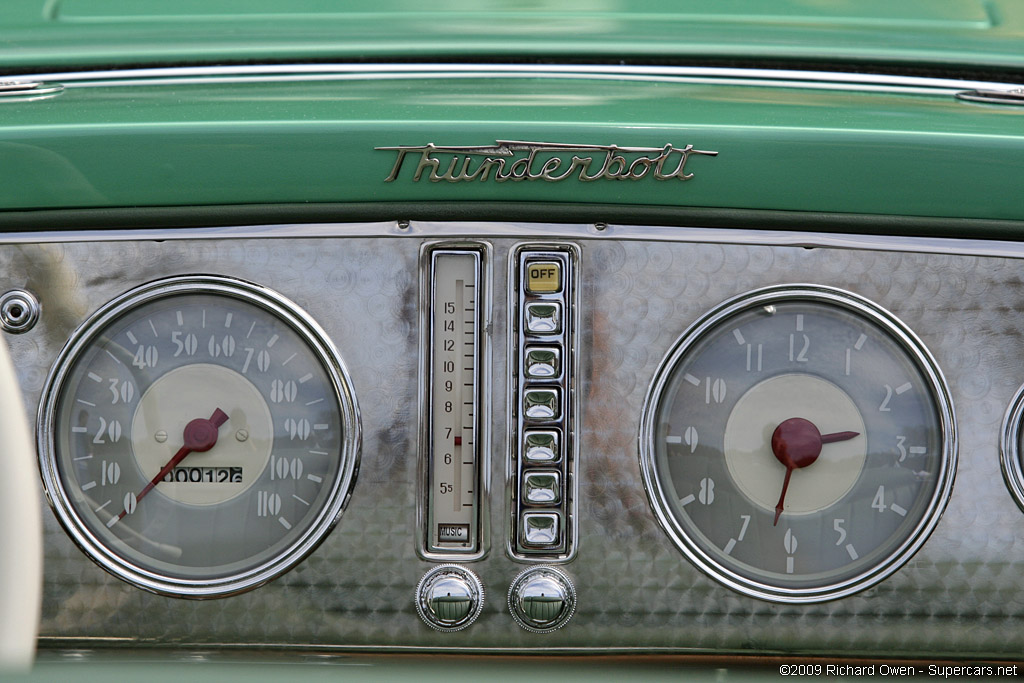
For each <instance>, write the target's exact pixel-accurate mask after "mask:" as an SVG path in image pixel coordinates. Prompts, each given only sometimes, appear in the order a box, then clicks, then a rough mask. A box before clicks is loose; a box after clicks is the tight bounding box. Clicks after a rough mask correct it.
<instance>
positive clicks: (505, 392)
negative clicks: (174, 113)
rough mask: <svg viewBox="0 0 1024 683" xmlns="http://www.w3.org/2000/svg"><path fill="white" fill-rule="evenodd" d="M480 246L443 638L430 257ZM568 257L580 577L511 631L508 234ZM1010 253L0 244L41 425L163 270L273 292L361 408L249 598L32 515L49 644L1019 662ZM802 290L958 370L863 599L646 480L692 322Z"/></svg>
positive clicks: (498, 244) (606, 242)
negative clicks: (34, 317)
mask: <svg viewBox="0 0 1024 683" xmlns="http://www.w3.org/2000/svg"><path fill="white" fill-rule="evenodd" d="M468 238H472V239H474V240H476V241H478V242H482V243H486V244H487V245H488V246H489V248H490V254H491V258H492V259H493V266H494V267H493V284H492V287H491V292H492V297H491V302H490V304H491V306H492V312H491V330H490V342H491V348H492V353H491V356H490V358H491V360H490V363H491V366H490V370H489V372H490V378H491V396H490V402H491V413H490V416H489V421H490V433H491V435H492V436H491V442H490V451H489V453H486V454H484V458H485V459H486V460H488V461H489V469H488V468H485V471H487V472H489V481H488V482H486V483H487V486H486V487H485V492H484V495H485V496H486V499H485V501H484V505H483V509H484V510H486V511H487V518H486V519H484V520H483V525H484V526H485V527H489V533H485V534H484V538H485V539H488V540H487V543H486V545H487V547H485V548H484V551H485V556H484V557H483V559H481V560H479V561H472V562H466V563H465V565H466V566H467V567H469V568H471V569H472V571H473V572H475V573H476V574H477V575H478V576H479V577H480V579H481V581H482V583H483V585H484V587H485V590H486V595H487V597H486V602H485V604H484V608H483V612H482V614H481V616H480V617H479V619H478V620H477V621H476V622H475V623H473V624H472V625H471V626H470V627H468V628H466V629H465V630H462V631H459V632H457V633H438V632H435V631H433V630H432V629H430V628H428V627H427V626H426V625H425V624H424V623H423V622H422V621H421V620H420V618H419V617H418V616H417V613H416V607H415V601H414V595H413V592H414V589H415V587H416V585H417V583H418V582H419V581H420V578H421V577H422V576H423V575H424V573H425V572H427V571H428V570H429V569H431V568H432V567H433V566H435V564H436V563H434V562H431V561H427V560H425V559H422V558H421V556H420V554H418V552H417V547H418V545H417V544H418V543H419V541H418V539H419V538H420V531H419V523H418V506H419V505H420V504H421V488H422V485H423V484H422V479H421V476H420V455H419V453H418V444H419V433H418V426H417V425H418V416H419V411H420V410H421V405H422V404H421V400H420V388H419V387H420V384H419V381H420V380H419V359H420V357H421V353H422V351H421V348H420V343H421V335H420V330H419V324H420V322H419V321H420V320H421V317H420V310H419V302H420V292H419V287H420V283H421V278H420V271H419V263H420V251H421V247H422V245H423V244H424V243H425V242H433V241H438V240H442V241H443V240H445V239H458V240H466V239H468ZM524 243H528V244H530V245H550V246H552V247H555V246H558V245H563V246H564V245H572V247H573V248H574V249H578V253H579V262H578V297H579V303H578V311H577V314H578V318H577V325H578V346H579V348H578V349H577V352H578V357H579V363H578V365H577V367H576V377H575V381H576V386H577V392H578V394H577V397H576V398H577V400H578V406H579V413H578V415H577V416H576V421H577V425H578V435H579V444H578V453H579V454H578V461H577V463H576V472H577V480H576V482H575V485H576V487H577V500H576V510H577V512H576V516H577V518H576V522H577V525H578V537H577V549H576V555H575V557H573V558H572V559H571V560H570V561H568V562H564V563H560V564H559V567H560V569H561V570H562V571H564V572H565V573H566V574H567V575H568V576H570V577H571V578H572V580H573V582H574V583H575V586H576V588H577V599H576V612H575V615H574V616H573V617H572V619H571V620H570V621H569V622H568V623H567V624H566V625H565V626H564V627H563V628H561V629H559V630H557V631H554V632H551V633H546V634H536V633H530V632H527V631H524V630H523V629H521V628H520V627H519V626H518V625H517V624H516V622H515V621H514V620H513V618H512V616H511V615H510V614H509V610H508V607H507V604H506V600H505V595H506V593H507V591H508V588H509V585H510V584H511V583H512V581H513V580H514V579H515V577H516V575H517V574H518V573H519V572H520V571H521V570H522V569H523V568H524V567H525V566H527V565H526V564H524V563H523V562H522V561H518V560H514V559H512V558H511V557H510V556H509V554H508V552H507V545H508V535H509V524H508V518H509V510H510V505H511V503H510V491H511V490H512V488H513V487H514V484H513V482H512V477H513V476H514V468H512V467H511V466H510V461H509V452H510V444H509V434H510V428H509V424H508V421H509V410H508V405H507V404H508V401H509V398H508V397H509V394H510V388H509V386H508V381H509V380H508V377H509V374H510V371H509V366H510V362H509V353H510V349H509V345H510V342H509V339H510V330H509V318H508V311H509V301H510V296H511V295H510V293H509V272H510V269H509V267H508V263H509V258H510V255H511V254H513V253H514V252H515V250H516V249H517V248H518V247H519V246H520V245H522V244H524ZM1022 257H1024V249H1021V248H1020V247H1019V245H1015V244H1012V243H994V242H987V243H986V242H966V241H954V240H949V241H940V240H924V239H921V240H914V239H910V238H871V237H857V236H842V235H829V236H824V235H819V236H815V235H807V234H797V233H784V232H780V233H772V232H761V233H759V232H754V231H724V230H722V231H716V230H701V229H687V228H645V227H639V226H637V227H629V226H623V227H620V226H611V227H608V226H593V225H578V226H573V225H542V224H513V223H509V224H482V223H480V224H469V223H465V224H443V223H413V224H411V225H409V224H405V223H402V224H398V223H374V224H359V225H333V226H330V225H326V226H325V225H319V226H303V225H294V226H266V227H254V228H234V229H232V228H224V229H211V230H181V231H153V232H148V233H147V232H145V231H142V232H139V231H136V232H133V233H130V232H123V233H117V232H111V233H102V232H94V233H75V234H70V233H38V234H29V233H25V234H20V235H8V236H7V237H6V238H5V239H4V240H3V243H2V244H0V273H2V276H0V291H7V290H10V289H13V288H24V289H26V290H29V291H31V292H32V293H33V294H35V295H36V297H38V299H39V301H40V302H41V306H42V316H41V319H40V322H39V324H38V325H37V326H36V327H35V328H34V329H33V330H31V331H29V332H27V333H25V334H21V335H17V336H15V335H8V337H7V340H8V343H9V344H10V347H11V351H12V355H13V358H14V362H15V365H16V367H17V369H18V373H19V380H20V383H21V387H22V391H23V394H24V400H25V410H26V414H27V415H29V416H34V415H35V414H36V411H37V408H38V402H39V397H40V392H41V390H42V388H43V384H44V381H45V378H46V375H47V373H48V372H49V370H50V367H51V365H52V363H53V361H54V359H55V358H56V356H57V354H58V352H59V351H60V349H61V347H62V346H63V345H64V344H65V342H66V341H67V339H68V337H69V336H70V334H71V332H72V331H73V330H74V329H75V328H76V327H77V326H78V325H80V324H81V323H82V321H83V320H85V319H86V318H87V317H88V316H89V315H90V314H91V313H92V312H93V311H95V310H96V309H97V308H98V307H100V306H101V305H103V304H104V303H105V302H107V301H109V300H110V299H113V298H114V297H116V296H118V295H120V294H122V293H123V292H124V291H126V290H128V289H130V288H132V287H135V286H137V285H139V284H142V283H145V282H148V281H151V280H154V279H157V278H161V277H168V276H173V275H185V274H203V275H223V276H229V277H235V278H240V279H244V280H249V281H252V282H256V283H259V284H261V285H263V286H266V287H269V288H272V289H274V290H276V291H278V292H281V293H282V294H283V295H285V296H287V297H288V298H290V299H291V300H292V301H294V302H296V303H297V304H298V305H299V306H301V307H302V308H303V309H304V310H305V311H306V313H308V314H309V315H310V316H311V317H312V318H313V319H315V320H316V321H317V322H318V323H319V324H320V325H321V326H322V327H323V328H324V330H325V331H326V333H327V335H328V336H329V337H330V338H331V340H332V341H333V343H334V345H335V346H336V347H337V349H338V351H339V352H340V354H341V356H342V357H343V358H344V361H345V363H346V365H347V367H348V369H349V371H350V375H351V380H352V384H353V387H354V391H355V393H356V395H357V397H358V402H359V407H360V413H361V415H360V419H361V424H362V448H361V456H360V466H359V473H358V477H357V479H356V482H355V485H354V488H353V490H352V496H351V499H350V502H349V504H348V507H347V509H346V511H345V512H344V514H343V515H342V517H341V519H340V521H339V522H338V523H337V525H336V526H335V528H334V530H333V531H332V532H331V533H330V534H329V535H328V536H327V538H326V539H325V540H324V542H323V543H322V544H321V545H320V547H319V548H317V549H316V550H315V551H314V552H313V553H312V554H310V555H309V556H308V557H307V558H306V559H305V560H304V561H303V562H301V563H300V564H299V565H297V566H296V567H295V568H294V569H293V570H292V571H290V572H289V573H287V574H285V575H283V576H281V577H280V578H278V579H276V580H274V581H272V582H270V583H269V584H267V585H264V586H263V587H261V588H258V589H256V590H253V591H251V592H249V593H245V594H242V595H238V596H234V597H229V598H222V599H217V600H208V601H190V600H182V599H175V598H169V597H163V596H159V595H154V594H151V593H147V592H145V591H142V590H139V589H137V588H135V587H132V586H129V585H126V584H124V583H122V582H120V581H118V580H117V579H115V578H113V577H111V576H109V575H107V574H106V573H105V572H104V571H103V570H101V569H100V568H99V567H97V566H96V565H94V564H93V563H92V562H90V561H89V560H88V559H87V557H86V556H85V555H83V553H82V552H81V551H80V550H79V549H78V548H77V547H76V546H75V545H74V544H73V542H72V541H71V540H70V539H69V538H68V536H67V535H66V534H65V532H64V530H63V529H62V528H61V527H60V525H59V524H58V523H57V521H56V519H55V517H54V516H53V514H52V512H51V511H50V510H49V509H47V510H45V511H44V520H45V530H46V538H45V578H44V598H43V617H42V624H41V630H40V635H41V639H42V640H41V643H42V645H43V646H44V647H45V646H46V645H47V644H50V645H53V646H76V647H77V646H90V645H104V644H109V645H118V644H121V643H130V644H147V645H161V646H177V645H188V646H197V647H205V646H211V647H212V646H239V647H252V646H257V647H267V646H272V647H285V648H292V647H294V648H312V649H348V648H351V649H361V650H376V649H385V650H407V649H414V650H427V651H434V650H442V651H481V652H484V651H485V652H519V651H522V652H551V651H571V652H581V653H582V652H590V651H596V650H601V651H604V652H607V651H620V652H633V651H643V652H674V653H689V652H693V653H710V654H718V655H726V654H739V653H745V654H801V655H816V654H821V655H836V654H844V655H848V656H859V655H864V656H868V655H870V656H876V657H877V656H891V657H900V656H907V657H924V656H927V657H953V658H956V657H992V658H1016V657H1019V656H1020V652H1021V651H1022V650H1024V629H1022V628H1021V625H1022V620H1024V580H1022V579H1024V531H1022V528H1024V527H1022V525H1021V523H1020V522H1021V514H1022V513H1021V510H1020V509H1019V508H1018V507H1017V505H1016V503H1015V501H1014V498H1013V497H1012V496H1011V494H1010V492H1009V491H1008V490H1007V486H1006V484H1005V483H1004V481H1003V477H1002V475H1001V473H1000V457H999V439H1000V434H1001V431H1002V422H1003V417H1004V414H1005V413H1006V411H1007V408H1008V406H1009V405H1010V402H1011V399H1012V397H1013V396H1014V394H1015V392H1016V391H1017V389H1018V388H1019V387H1020V386H1021V384H1024V365H1022V364H1021V362H1020V361H1021V355H1022V353H1024V344H1022V340H1024V322H1022V319H1021V317H1020V313H1021V311H1022V310H1024V278H1022V277H1021V263H1022V262H1021V260H1020V259H1021V258H1022ZM792 283H814V284H818V285H824V286H829V287H835V288H839V289H844V290H848V291H851V292H855V293H857V294H859V295H861V296H863V297H866V298H868V299H871V300H872V301H874V302H876V303H878V304H879V305H881V306H883V307H885V308H886V309H887V310H889V311H891V312H892V313H893V314H894V315H895V316H897V317H898V318H899V319H901V320H902V321H903V322H904V323H905V324H906V325H908V326H909V327H910V328H911V329H913V330H914V331H915V332H916V333H917V335H918V336H919V337H920V338H921V339H922V340H923V341H924V343H925V344H926V345H927V346H928V348H929V349H930V350H931V352H932V354H934V356H935V358H936V360H937V362H938V364H939V366H940V367H941V369H942V371H943V373H944V375H945V378H946V380H947V381H948V383H949V386H950V389H951V394H952V398H953V403H954V405H955V408H956V419H957V426H958V431H959V451H960V453H959V466H958V471H957V473H956V480H955V485H954V487H953V490H952V495H951V497H950V500H949V502H948V505H947V508H946V510H945V513H944V514H943V516H942V517H941V519H940V521H939V523H938V525H937V527H936V528H935V531H934V532H933V533H932V535H931V537H930V538H929V539H928V540H927V541H926V542H925V543H924V545H923V547H922V548H921V549H920V551H919V552H918V553H917V554H916V555H915V556H914V557H913V558H912V559H911V560H910V561H909V562H908V563H907V564H906V565H905V566H904V567H903V568H902V569H900V570H899V571H897V572H895V573H894V574H893V575H892V576H890V577H889V578H888V579H886V580H885V581H883V582H882V583H880V584H879V585H877V586H875V587H873V588H870V589H868V590H866V591H864V592H861V593H858V594H856V595H852V596H849V597H845V598H842V599H839V600H834V601H831V602H825V603H821V604H812V605H778V604H773V603H769V602H765V601H762V600H758V599H754V598H751V597H746V596H744V595H741V594H739V593H736V592H734V591H732V590H730V589H728V588H726V587H724V586H722V585H720V584H718V583H716V582H715V581H714V580H712V579H711V578H709V577H708V576H706V575H705V574H703V573H701V571H699V570H698V569H697V568H695V567H694V566H693V565H691V564H690V563H689V562H688V561H687V559H686V558H685V557H684V556H683V555H682V554H681V553H680V552H679V551H678V550H677V549H676V548H675V547H674V546H673V545H672V543H671V542H670V540H669V538H668V536H667V535H666V533H665V531H664V530H663V529H662V528H661V527H660V526H659V524H658V522H657V519H656V516H655V515H654V513H653V512H652V509H651V505H650V502H649V499H648V495H647V493H646V491H645V490H644V485H643V479H642V476H641V472H640V463H639V457H638V440H639V429H640V418H641V414H642V411H643V410H644V399H645V396H646V395H647V392H648V389H649V387H650V385H651V382H652V380H653V378H654V376H655V373H656V371H657V368H658V366H659V364H660V363H661V362H662V360H663V358H664V357H665V356H666V354H667V353H668V352H669V351H670V349H671V348H672V346H673V344H674V343H675V341H676V340H677V339H678V338H679V336H680V334H681V333H682V332H683V331H684V330H685V329H686V328H687V327H688V326H689V325H691V323H693V321H694V320H696V319H698V318H699V317H700V316H701V315H702V314H704V313H705V312H706V311H708V310H709V309H711V308H713V307H714V306H716V305H718V304H719V303H721V302H722V301H724V300H726V299H728V298H730V297H733V296H736V295H738V294H742V293H744V292H747V291H750V290H753V289H756V288H759V287H765V286H770V285H780V284H792Z"/></svg>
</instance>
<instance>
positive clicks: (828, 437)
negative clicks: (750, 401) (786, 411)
mask: <svg viewBox="0 0 1024 683" xmlns="http://www.w3.org/2000/svg"><path fill="white" fill-rule="evenodd" d="M858 435H859V432H835V433H833V434H822V433H821V432H819V431H818V428H817V427H815V426H814V423H813V422H811V421H810V420H805V419H804V418H802V417H791V418H789V419H788V420H786V421H784V422H783V423H782V424H780V425H779V426H778V427H776V428H775V431H774V432H773V433H772V453H774V454H775V457H776V459H777V460H778V461H779V462H781V463H782V464H783V465H785V466H786V478H785V479H784V480H783V482H782V495H780V496H779V502H778V504H777V505H776V506H775V522H774V524H778V523H779V515H781V514H782V510H783V505H784V503H785V501H786V491H787V489H789V478H790V477H791V476H792V475H793V470H795V469H799V468H801V467H807V466H808V465H810V464H812V463H814V461H815V460H817V459H818V456H819V455H820V454H821V446H822V444H826V443H835V442H837V441H847V440H848V439H852V438H854V437H855V436H858Z"/></svg>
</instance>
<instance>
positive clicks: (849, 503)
mask: <svg viewBox="0 0 1024 683" xmlns="http://www.w3.org/2000/svg"><path fill="white" fill-rule="evenodd" d="M955 444H956V439H955V434H954V422H953V412H952V406H951V403H950V399H949V394H948V390H947V389H946V386H945V383H944V381H943V379H942V376H941V373H940V372H939V369H938V366H937V365H936V363H935V361H934V359H933V358H932V356H931V355H930V354H929V353H928V351H927V349H926V348H925V347H924V345H923V344H922V343H921V342H920V340H919V339H917V337H916V336H915V335H914V334H913V333H912V332H911V331H910V330H909V329H908V328H907V327H906V326H905V325H903V324H902V323H901V322H900V321H899V320H897V319H896V318H895V317H894V316H892V315H891V314H890V313H888V312H887V311H885V310H884V309H882V308H881V307H879V306H877V305H875V304H874V303H872V302H870V301H868V300H866V299H863V298H861V297H859V296H856V295H854V294H851V293H849V292H844V291H840V290H836V289H831V288H826V287H817V286H805V285H793V286H784V287H773V288H767V289H763V290H758V291H754V292H750V293H748V294H746V295H743V296H740V297H737V298H736V299H733V300H730V301H727V302H725V303H723V304H722V305H721V306H720V307H718V308H717V309H715V310H714V311H712V312H710V313H709V314H707V315H706V316H705V317H704V318H703V319H701V320H700V321H698V322H697V323H696V324H695V325H694V326H693V327H692V328H691V329H690V330H689V331H688V332H687V333H685V334H684V335H683V337H682V338H681V339H680V340H679V342H678V343H677V344H676V346H675V348H674V349H673V351H672V352H671V353H670V354H669V356H668V358H666V360H665V362H664V363H663V365H662V367H661V369H660V370H659V372H658V375H657V377H656V379H655V382H654V385H653V386H652V389H651V392H650V394H649V396H648V407H647V410H646V411H645V415H644V418H643V427H642V436H641V449H642V465H643V469H644V476H645V482H646V484H647V486H648V493H649V495H650V497H651V501H652V503H653V505H654V508H655V511H656V513H657V514H658V516H659V520H660V521H661V523H662V525H663V526H664V527H665V529H666V530H667V531H668V533H669V535H670V537H671V538H672V540H673V541H674V542H675V543H676V545H677V546H678V547H679V548H680V549H681V550H682V551H683V552H684V553H685V554H686V555H687V556H688V557H690V559H691V560H692V561H693V562H694V563H695V564H696V565H697V566H698V567H700V568H701V569H703V570H704V571H706V572H707V573H708V574H710V575H711V576H712V577H714V578H715V579H717V580H719V581H721V582H722V583H725V584H726V585H728V586H730V587H732V588H734V589H736V590H739V591H741V592H744V593H747V594H749V595H753V596H755V597H759V598H763V599H768V600H774V601H780V602H813V601H820V600H827V599H832V598H836V597H841V596H843V595H847V594H849V593H851V592H853V591H856V590H860V589H863V588H865V587H867V586H870V585H873V584H874V583H876V582H878V581H880V580H882V579H883V578H884V577H886V576H888V575H889V574H891V573H892V572H893V571H895V570H896V569H897V568H898V567H899V566H900V565H901V564H902V563H903V562H905V561H906V560H907V559H908V558H909V557H910V556H911V555H912V554H913V553H914V552H915V551H916V550H917V548H918V547H920V545H921V544H922V543H923V542H924V540H925V539H926V538H927V536H928V534H929V533H930V532H931V530H932V528H934V526H935V524H936V523H937V521H938V517H939V514H940V513H941V511H942V509H943V508H944V507H945V503H946V501H947V500H948V497H949V494H950V489H951V486H952V483H953V473H954V472H955V466H956V446H955Z"/></svg>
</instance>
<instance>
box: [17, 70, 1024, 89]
mask: <svg viewBox="0 0 1024 683" xmlns="http://www.w3.org/2000/svg"><path fill="white" fill-rule="evenodd" d="M498 77H502V78H538V77H548V78H586V79H602V80H607V79H612V80H636V81H655V82H672V81H675V82H702V83H707V82H711V83H717V84H732V85H756V86H765V87H787V88H793V87H802V88H824V89H842V90H864V91H885V92H914V93H921V94H955V93H957V92H961V91H964V90H996V91H1001V90H1012V89H1014V88H1017V87H1020V86H1019V85H1015V84H1009V83H1004V82H998V81H973V80H960V79H948V78H928V77H918V76H899V75H891V74H860V73H844V72H829V71H809V70H792V71H790V70H785V69H742V68H728V67H689V66H644V65H638V66H623V65H590V64H568V65H558V64H288V65H274V64H266V65H253V66H246V65H239V66H203V67H174V68H154V69H122V70H104V71H80V72H54V73H48V74H33V75H30V76H12V77H10V78H9V80H36V81H55V82H59V83H63V84H64V85H65V86H66V87H68V88H76V87H97V86H113V85H118V86H137V85H157V84H162V85H181V84H187V83H225V82H237V81H246V82H255V81H274V82H278V81H283V82H286V81H302V80H363V79H383V78H402V79H408V78H498Z"/></svg>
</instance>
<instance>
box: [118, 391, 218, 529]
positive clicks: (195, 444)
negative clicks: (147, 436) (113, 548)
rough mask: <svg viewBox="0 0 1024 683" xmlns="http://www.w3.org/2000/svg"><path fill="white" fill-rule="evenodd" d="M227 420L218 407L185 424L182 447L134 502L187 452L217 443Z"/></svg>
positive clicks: (196, 451)
mask: <svg viewBox="0 0 1024 683" xmlns="http://www.w3.org/2000/svg"><path fill="white" fill-rule="evenodd" d="M227 421H228V415H227V413H225V412H224V411H223V410H221V409H220V408H217V409H216V410H215V411H213V415H211V416H210V419H209V420H207V419H206V418H204V417H197V418H196V419H194V420H192V421H191V422H189V423H188V424H187V425H185V431H184V432H183V433H182V437H181V438H182V441H183V442H184V443H183V445H182V447H181V448H179V449H178V452H177V453H175V454H174V457H172V458H171V459H170V460H169V461H168V462H167V464H166V465H164V466H163V467H161V468H160V471H159V472H157V473H156V476H155V477H153V480H152V481H150V482H149V483H148V484H146V486H145V487H143V489H142V490H141V491H139V492H138V494H136V496H135V502H136V504H138V502H139V501H140V500H142V499H143V498H144V497H145V495H146V494H147V493H149V492H150V491H152V490H153V487H154V486H156V485H157V484H159V483H160V480H162V479H163V478H164V477H165V476H166V475H167V473H168V472H170V471H171V470H173V469H174V468H175V467H177V466H178V464H179V463H180V462H181V461H182V460H184V459H185V457H186V456H187V455H188V454H189V453H205V452H206V451H208V450H210V449H211V448H213V447H214V446H215V445H216V444H217V432H218V430H219V429H220V426H221V425H222V424H224V423H225V422H227ZM127 514H128V509H127V508H125V509H124V510H122V511H121V514H119V515H118V516H117V518H118V519H121V518H123V517H124V516H125V515H127Z"/></svg>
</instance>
